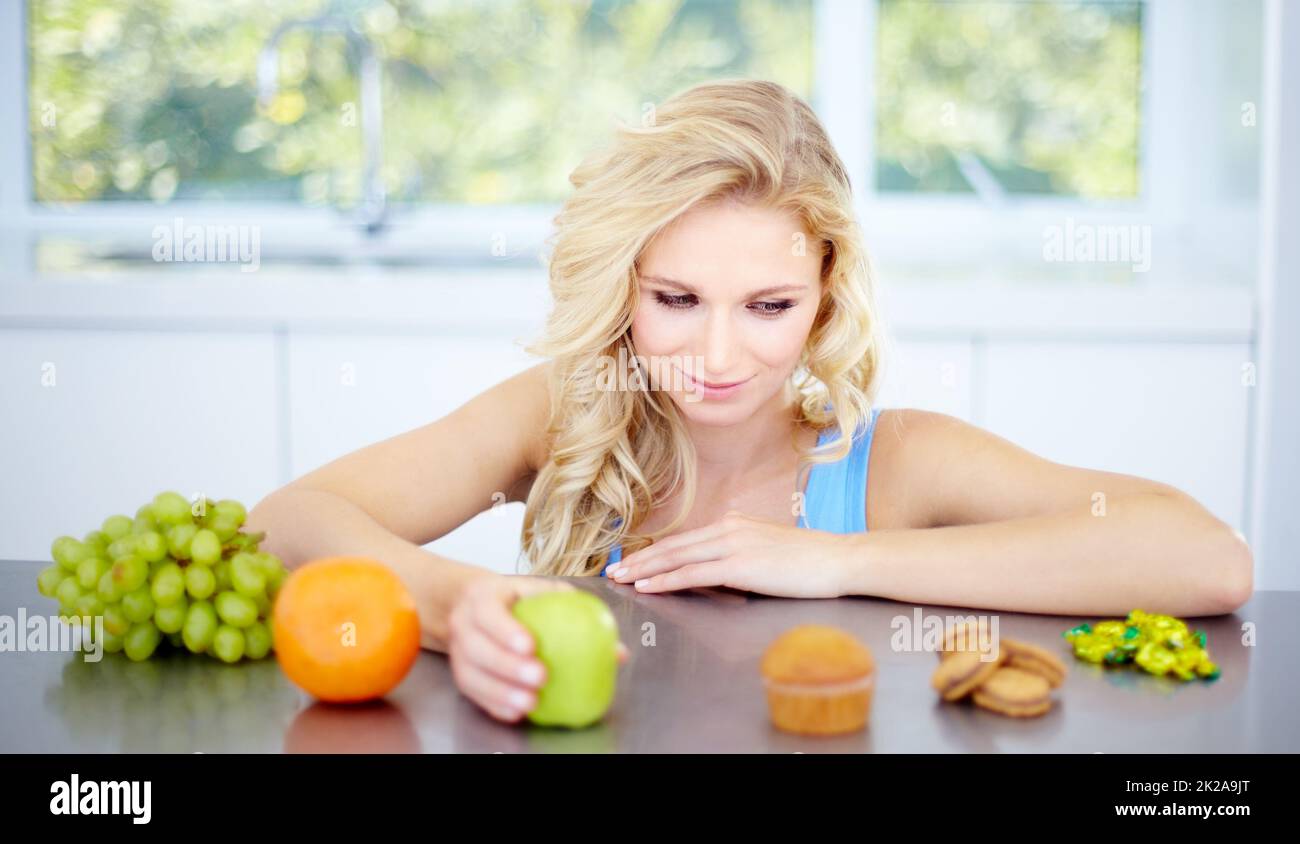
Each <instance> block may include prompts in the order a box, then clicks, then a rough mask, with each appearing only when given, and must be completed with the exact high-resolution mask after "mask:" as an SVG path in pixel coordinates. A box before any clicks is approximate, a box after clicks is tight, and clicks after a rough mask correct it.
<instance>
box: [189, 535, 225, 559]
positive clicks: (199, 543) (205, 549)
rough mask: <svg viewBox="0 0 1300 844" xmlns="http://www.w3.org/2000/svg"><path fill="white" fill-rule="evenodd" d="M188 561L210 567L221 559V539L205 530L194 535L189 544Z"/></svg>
mask: <svg viewBox="0 0 1300 844" xmlns="http://www.w3.org/2000/svg"><path fill="white" fill-rule="evenodd" d="M190 559H192V560H194V562H196V563H198V564H199V565H201V566H211V565H214V564H216V562H217V561H218V560H220V559H221V539H220V538H219V537H218V536H217V535H216V534H215V533H213V532H212V531H210V530H208V529H207V528H203V529H201V530H200V531H199V532H198V533H196V534H194V539H193V541H192V542H191V543H190Z"/></svg>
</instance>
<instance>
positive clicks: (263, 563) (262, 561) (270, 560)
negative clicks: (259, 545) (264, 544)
mask: <svg viewBox="0 0 1300 844" xmlns="http://www.w3.org/2000/svg"><path fill="white" fill-rule="evenodd" d="M252 554H253V558H254V559H255V560H256V561H257V568H258V570H259V571H261V572H262V574H264V575H266V579H267V580H270V579H271V578H272V577H274V576H275V574H276V573H277V572H281V571H284V563H283V562H282V561H281V560H280V558H279V557H277V556H275V555H274V554H272V553H270V552H269V551H254V552H252Z"/></svg>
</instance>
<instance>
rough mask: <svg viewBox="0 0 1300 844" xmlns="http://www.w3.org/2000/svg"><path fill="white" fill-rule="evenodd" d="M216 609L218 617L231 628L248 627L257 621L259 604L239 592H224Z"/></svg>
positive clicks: (218, 597)
mask: <svg viewBox="0 0 1300 844" xmlns="http://www.w3.org/2000/svg"><path fill="white" fill-rule="evenodd" d="M216 607H217V615H219V616H221V620H222V621H224V622H225V623H226V624H229V625H230V626H231V627H247V626H248V625H250V624H252V623H253V622H254V621H257V604H255V603H253V602H252V601H251V600H249V599H248V598H246V597H244V596H243V595H241V594H239V593H238V592H222V593H221V594H220V595H218V596H217V600H216Z"/></svg>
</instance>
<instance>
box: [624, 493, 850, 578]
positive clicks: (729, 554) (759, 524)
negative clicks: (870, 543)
mask: <svg viewBox="0 0 1300 844" xmlns="http://www.w3.org/2000/svg"><path fill="white" fill-rule="evenodd" d="M845 539H846V537H844V536H842V535H840V534H834V533H828V532H826V531H820V530H810V529H808V528H797V527H791V526H789V525H779V524H776V523H774V522H766V521H762V520H761V519H752V518H750V517H748V516H746V515H744V514H743V513H739V512H736V511H734V510H733V511H731V512H729V513H727V515H725V516H723V517H722V518H721V519H719V520H718V521H716V522H714V523H713V524H710V525H705V526H704V527H702V528H697V529H695V530H691V531H687V532H685V533H680V534H678V535H676V536H670V537H668V538H667V539H663V540H660V541H659V542H656V543H655V544H653V545H651V546H649V547H647V548H642V549H641V550H640V551H637V552H635V553H632V554H629V555H628V556H627V557H625V558H624V559H623V560H621V561H620V562H619V563H617V564H616V566H615V567H614V568H611V569H610V570H609V571H608V572H606V576H607V577H612V578H613V579H614V580H615V581H616V582H618V583H635V584H636V588H637V591H639V592H667V591H671V590H673V589H694V588H696V587H701V586H729V587H731V588H732V589H744V590H746V591H749V592H761V593H763V594H765V595H780V596H785V597H790V598H838V597H839V596H841V595H843V594H844V591H843V588H842V584H843V583H844V579H843V577H842V576H841V575H842V571H843V565H844V563H845V562H846V560H847V557H846V555H845V552H844V549H845V547H846V543H845Z"/></svg>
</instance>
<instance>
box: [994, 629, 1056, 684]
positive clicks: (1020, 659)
mask: <svg viewBox="0 0 1300 844" xmlns="http://www.w3.org/2000/svg"><path fill="white" fill-rule="evenodd" d="M1002 650H1003V652H1004V653H1005V654H1006V664H1007V665H1008V666H1010V667H1011V668H1019V669H1022V670H1024V671H1028V672H1029V673H1031V674H1037V675H1038V676H1040V677H1042V678H1043V679H1044V680H1046V681H1047V684H1048V685H1049V686H1051V687H1052V688H1053V689H1055V688H1057V687H1058V686H1060V685H1061V683H1062V682H1064V680H1065V671H1066V668H1065V663H1064V662H1062V661H1061V660H1060V659H1059V658H1057V656H1056V654H1054V653H1052V652H1051V651H1049V650H1047V649H1046V648H1040V647H1038V646H1037V645H1031V644H1030V643H1028V642H1022V641H1020V640H1019V639H1003V640H1002Z"/></svg>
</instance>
